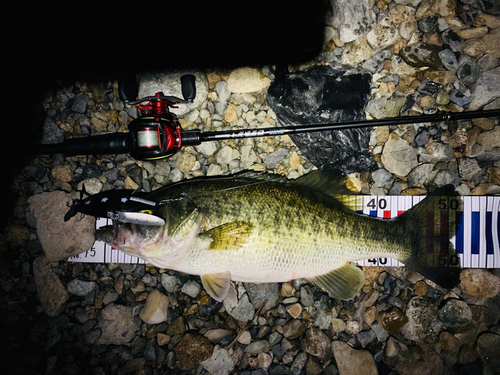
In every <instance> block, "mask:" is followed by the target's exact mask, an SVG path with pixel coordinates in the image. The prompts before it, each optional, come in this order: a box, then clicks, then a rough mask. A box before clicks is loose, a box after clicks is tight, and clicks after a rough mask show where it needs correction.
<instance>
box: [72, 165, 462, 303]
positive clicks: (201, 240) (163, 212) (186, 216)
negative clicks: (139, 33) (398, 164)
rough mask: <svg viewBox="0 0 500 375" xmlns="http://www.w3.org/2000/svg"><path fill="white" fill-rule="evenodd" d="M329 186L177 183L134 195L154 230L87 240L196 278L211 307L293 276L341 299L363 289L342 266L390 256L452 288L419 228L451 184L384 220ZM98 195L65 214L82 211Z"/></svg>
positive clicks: (120, 226)
mask: <svg viewBox="0 0 500 375" xmlns="http://www.w3.org/2000/svg"><path fill="white" fill-rule="evenodd" d="M338 186H339V184H338V179H332V178H327V177H325V176H324V175H323V174H322V173H321V172H320V171H314V172H311V173H309V174H308V175H305V176H303V177H301V178H299V179H297V180H294V181H290V180H286V179H284V178H280V177H277V176H273V175H258V174H249V173H246V174H241V175H236V176H232V177H216V178H201V179H192V180H185V181H181V182H179V183H175V184H171V185H168V186H165V187H163V188H160V189H158V190H155V191H153V192H151V193H149V194H147V195H144V194H143V195H142V197H143V198H141V199H142V200H145V201H148V202H153V204H150V207H149V208H148V207H146V209H145V210H142V212H147V213H151V214H153V215H155V216H158V217H160V218H162V219H163V220H164V222H165V224H164V225H163V226H158V225H141V224H140V223H134V222H131V223H117V222H115V224H114V225H113V226H107V227H104V228H102V229H99V230H97V231H96V234H95V237H96V239H97V240H101V241H104V242H106V243H107V244H109V245H111V246H113V247H115V248H117V249H119V250H121V251H123V252H125V253H127V254H131V255H134V256H138V257H140V258H142V259H144V260H146V261H147V262H148V263H151V264H153V265H155V266H157V267H160V268H168V269H172V270H177V271H180V272H184V273H188V274H192V275H199V276H200V277H201V281H202V284H203V286H204V288H205V289H206V291H207V292H208V293H209V294H210V296H211V297H213V298H214V299H215V300H217V301H222V300H223V299H224V298H230V300H232V301H234V300H235V299H236V292H235V289H234V286H233V284H232V282H231V280H232V281H243V282H252V283H264V282H285V281H290V280H293V279H297V278H306V279H309V280H311V281H312V282H314V283H316V284H317V285H318V286H320V287H321V288H323V289H324V290H326V291H327V292H328V293H329V294H330V295H331V296H332V297H335V298H340V299H351V298H353V297H354V296H355V295H356V294H358V292H359V290H360V288H361V287H362V285H363V282H364V273H363V271H362V270H361V269H360V268H358V267H357V266H356V265H355V264H353V263H351V262H354V261H357V260H361V259H370V258H386V257H390V258H394V259H396V260H399V261H400V262H402V263H404V264H406V265H408V266H409V267H410V268H412V269H413V270H416V271H417V272H420V273H421V274H422V275H424V276H425V277H427V278H429V279H431V280H433V281H435V282H436V283H437V284H439V285H441V286H442V287H445V288H452V287H453V286H455V285H456V284H457V283H458V278H459V273H460V269H459V268H457V267H446V266H440V265H439V257H440V256H441V257H442V256H443V251H444V252H445V254H444V255H445V256H446V257H450V256H452V255H454V249H453V247H452V245H451V243H450V241H449V236H448V234H444V235H439V234H438V235H429V233H431V232H429V228H428V227H429V225H434V222H433V221H429V220H428V218H429V215H434V211H435V203H436V202H437V197H438V196H442V195H456V194H454V188H453V187H452V186H451V187H450V186H448V187H445V188H442V189H440V190H439V191H436V192H435V193H434V194H432V195H430V196H428V197H426V198H425V199H424V200H423V201H422V202H420V203H419V204H418V205H416V206H414V207H413V208H412V209H410V210H409V211H407V212H405V213H403V214H402V215H400V216H398V217H397V218H394V219H378V218H374V217H369V216H366V215H362V214H358V213H356V212H354V211H351V210H350V209H348V208H347V207H346V205H344V204H343V202H342V201H341V200H339V199H336V198H335V196H336V195H338V193H339V188H338ZM128 194H130V193H128ZM105 196H106V192H104V193H100V194H97V195H95V196H91V197H89V198H87V199H86V200H84V201H81V202H80V203H78V204H77V205H75V206H74V207H73V208H72V210H73V211H74V212H76V211H81V212H85V210H84V206H88V207H91V206H92V205H93V204H94V203H95V201H97V202H98V201H99V200H100V201H102V200H103V199H107V198H102V197H105ZM89 200H93V201H89ZM122 201H123V199H122ZM137 201H138V199H136V203H137ZM96 204H97V203H96ZM102 204H104V203H102ZM73 214H74V213H73ZM91 214H92V213H91ZM429 223H431V224H429ZM431 229H433V228H431ZM432 233H434V232H432ZM437 233H439V231H437ZM443 249H445V250H443Z"/></svg>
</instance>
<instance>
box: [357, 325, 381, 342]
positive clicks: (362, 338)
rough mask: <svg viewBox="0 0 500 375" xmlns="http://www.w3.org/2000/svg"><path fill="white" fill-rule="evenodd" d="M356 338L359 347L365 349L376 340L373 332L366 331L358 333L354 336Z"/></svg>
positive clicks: (370, 330)
mask: <svg viewBox="0 0 500 375" xmlns="http://www.w3.org/2000/svg"><path fill="white" fill-rule="evenodd" d="M377 325H378V324H377ZM356 338H357V339H358V341H359V343H360V344H361V347H362V348H366V347H367V346H368V345H370V344H371V343H372V342H374V341H375V339H376V338H377V334H376V333H375V331H374V330H372V329H368V330H366V331H361V332H359V333H358V334H357V335H356Z"/></svg>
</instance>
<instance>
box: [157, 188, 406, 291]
mask: <svg viewBox="0 0 500 375" xmlns="http://www.w3.org/2000/svg"><path fill="white" fill-rule="evenodd" d="M190 185H191V186H190V187H191V188H192V191H190V190H186V189H184V191H183V193H184V194H185V195H186V196H189V197H190V198H189V199H190V200H191V201H192V203H193V205H194V206H195V207H197V208H198V209H199V210H200V215H201V216H202V225H201V228H200V230H201V232H206V231H209V230H210V229H213V228H216V227H218V226H220V225H223V224H225V223H230V222H234V221H238V220H239V221H247V222H250V223H252V225H253V228H252V230H251V233H250V234H249V236H250V238H249V239H248V243H246V244H245V245H244V246H241V247H240V248H238V249H235V250H211V249H207V248H206V247H207V244H206V243H205V242H204V241H198V242H197V243H196V244H195V246H194V248H193V249H192V250H191V251H190V254H189V256H188V257H187V259H186V260H185V261H183V262H180V263H179V264H177V265H176V267H175V268H176V269H177V270H179V271H182V272H188V273H192V274H198V275H202V274H204V273H208V272H223V271H229V272H231V276H232V279H233V280H235V281H251V282H256V281H259V280H264V281H267V282H273V281H288V280H292V279H294V278H298V277H312V276H315V275H318V274H323V273H326V272H328V271H330V270H332V269H334V268H337V267H339V266H340V265H342V264H344V263H345V262H346V261H355V260H359V259H366V258H367V257H368V256H370V257H373V256H375V257H379V256H380V257H382V256H383V257H386V256H393V257H395V258H399V257H400V256H398V254H399V253H405V254H406V253H408V252H409V244H406V249H405V247H404V246H401V244H400V243H401V240H402V239H403V237H404V236H403V231H402V228H400V226H398V228H397V230H399V231H400V233H397V232H398V231H397V230H394V226H391V225H388V223H387V222H383V221H380V220H373V219H367V218H365V217H364V216H361V215H357V214H355V213H352V212H348V211H347V210H344V209H343V208H342V206H341V205H340V204H339V203H338V202H337V201H334V199H333V198H331V197H329V196H326V195H325V194H321V193H318V192H315V191H314V190H312V189H307V188H304V187H303V186H298V185H293V184H291V185H285V184H282V183H272V182H270V183H260V184H252V185H244V186H240V187H238V188H235V187H234V186H233V185H232V184H230V183H228V182H225V181H217V180H213V181H205V182H200V186H199V187H198V186H196V185H195V184H190ZM172 193H173V192H172ZM163 210H165V211H167V210H169V207H168V206H165V207H164V208H163ZM165 214H166V213H165ZM388 234H389V235H388ZM393 234H397V236H395V235H393Z"/></svg>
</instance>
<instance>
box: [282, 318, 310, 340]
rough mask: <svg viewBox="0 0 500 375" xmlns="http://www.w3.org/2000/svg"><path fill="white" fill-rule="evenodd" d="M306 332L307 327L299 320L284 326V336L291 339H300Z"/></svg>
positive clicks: (291, 321)
mask: <svg viewBox="0 0 500 375" xmlns="http://www.w3.org/2000/svg"><path fill="white" fill-rule="evenodd" d="M305 331H306V326H305V325H304V323H302V321H301V320H299V319H292V320H290V321H289V322H288V323H286V324H285V325H284V326H283V335H284V336H285V337H286V338H288V339H290V340H293V339H296V338H299V337H300V336H302V335H303V334H304V332H305Z"/></svg>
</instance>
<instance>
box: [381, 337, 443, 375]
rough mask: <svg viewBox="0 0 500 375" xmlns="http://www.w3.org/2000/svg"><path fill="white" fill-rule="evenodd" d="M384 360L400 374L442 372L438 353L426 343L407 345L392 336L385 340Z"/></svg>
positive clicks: (414, 374)
mask: <svg viewBox="0 0 500 375" xmlns="http://www.w3.org/2000/svg"><path fill="white" fill-rule="evenodd" d="M384 357H385V362H386V363H387V365H388V366H389V368H391V369H394V370H396V371H397V372H398V373H399V374H400V375H417V374H418V375H420V374H425V375H433V374H441V373H442V372H443V362H442V360H441V358H440V357H439V355H438V354H437V353H436V352H435V351H434V350H433V349H432V348H431V347H430V346H429V345H427V344H424V343H418V344H417V345H413V346H410V347H407V346H406V345H404V344H403V343H402V342H400V341H398V340H396V339H395V338H393V337H392V336H391V337H389V340H387V345H386V348H385V356H384Z"/></svg>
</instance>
